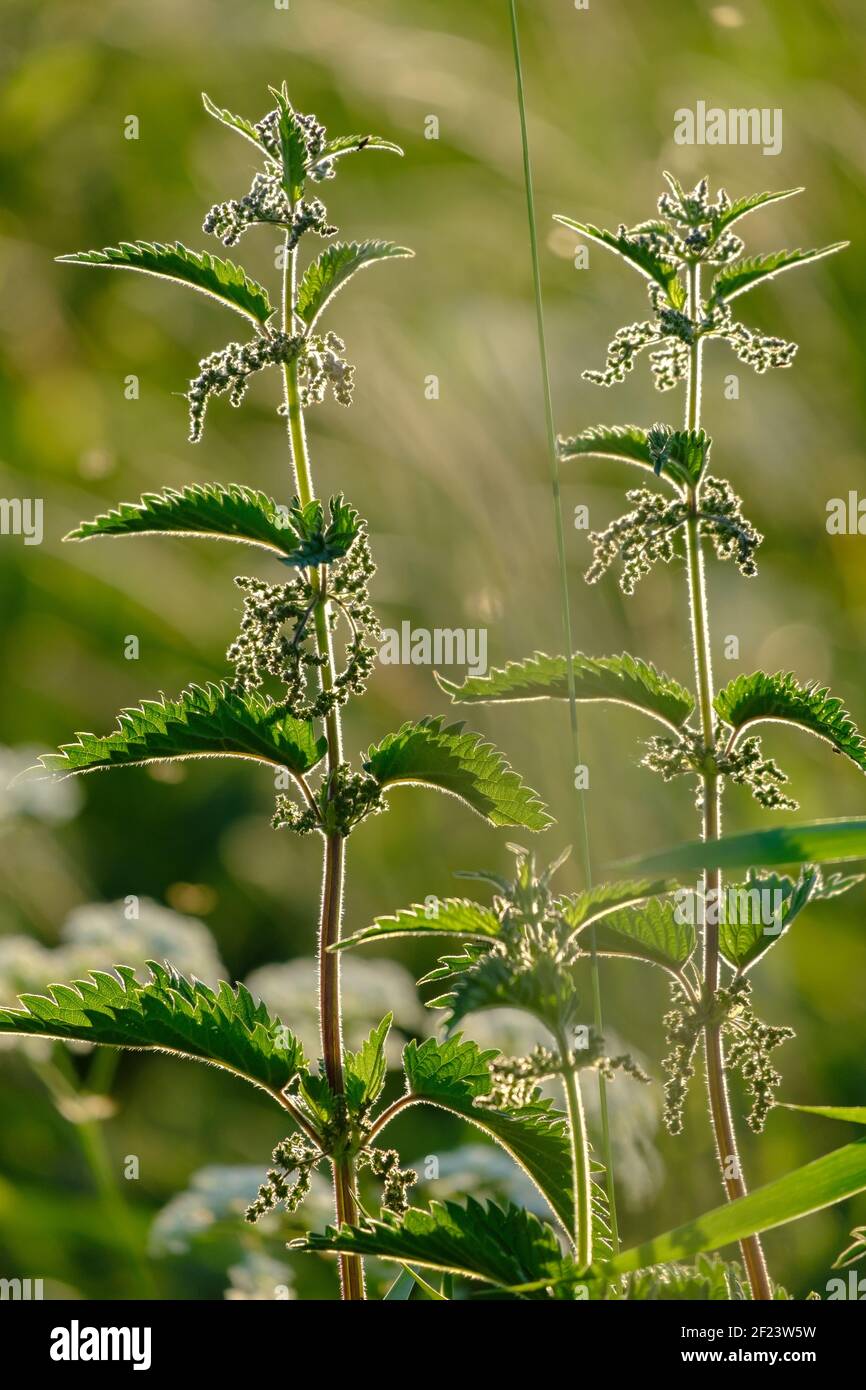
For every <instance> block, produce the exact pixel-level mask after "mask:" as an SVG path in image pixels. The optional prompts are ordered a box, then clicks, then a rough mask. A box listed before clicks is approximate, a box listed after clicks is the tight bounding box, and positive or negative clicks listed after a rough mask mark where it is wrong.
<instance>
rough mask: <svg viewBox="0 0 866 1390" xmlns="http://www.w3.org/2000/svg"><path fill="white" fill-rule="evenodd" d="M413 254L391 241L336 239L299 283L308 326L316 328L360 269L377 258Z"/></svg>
mask: <svg viewBox="0 0 866 1390" xmlns="http://www.w3.org/2000/svg"><path fill="white" fill-rule="evenodd" d="M414 254H415V252H414V251H410V250H409V249H408V247H406V246H395V245H394V243H393V242H391V241H349V242H342V241H341V242H335V243H334V244H333V245H332V246H328V247H327V248H326V250H324V251H323V252H322V253H321V255H319V256H317V257H316V259H315V260H314V261H313V262H311V264H310V265H308V266H307V269H306V271H305V273H304V278H303V279H302V281H301V283H300V285H299V286H298V300H297V311H298V314H299V316H300V317H301V319H303V321H304V323H305V324H306V325H307V328H313V327H314V325H315V323H316V321H317V320H318V318H319V316H320V314H321V313H322V311H323V309H325V307H326V306H327V305H328V304H329V303H330V301H331V300H332V299H333V298H334V295H335V294H336V293H337V291H338V290H341V289H342V288H343V286H344V285H345V284H347V283H348V281H349V280H351V278H352V276H353V275H354V274H355V273H356V272H357V271H359V270H363V268H364V267H365V266H368V265H375V264H376V262H377V261H386V260H393V259H394V258H396V257H401V256H402V257H405V256H414Z"/></svg>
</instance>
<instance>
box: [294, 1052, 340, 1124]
mask: <svg viewBox="0 0 866 1390" xmlns="http://www.w3.org/2000/svg"><path fill="white" fill-rule="evenodd" d="M319 1067H320V1068H321V1067H322V1063H321V1062H320V1063H319ZM298 1095H299V1096H300V1098H301V1100H302V1101H303V1103H304V1109H305V1110H306V1112H307V1113H308V1115H309V1116H310V1119H311V1120H312V1121H313V1124H314V1125H315V1126H316V1128H317V1129H319V1130H322V1129H325V1128H326V1127H327V1126H328V1125H329V1124H330V1122H331V1121H332V1120H333V1119H334V1118H335V1117H336V1114H337V1097H336V1095H335V1094H334V1092H333V1091H332V1090H331V1085H330V1082H329V1081H328V1078H327V1076H326V1075H325V1073H324V1070H319V1071H302V1072H301V1074H300V1076H299V1078H298Z"/></svg>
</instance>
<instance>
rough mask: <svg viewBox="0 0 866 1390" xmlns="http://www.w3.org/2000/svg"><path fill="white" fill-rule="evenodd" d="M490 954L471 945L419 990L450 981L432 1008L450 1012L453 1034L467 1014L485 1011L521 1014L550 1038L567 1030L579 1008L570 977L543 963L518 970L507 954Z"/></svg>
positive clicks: (552, 964)
mask: <svg viewBox="0 0 866 1390" xmlns="http://www.w3.org/2000/svg"><path fill="white" fill-rule="evenodd" d="M485 951H486V948H485V947H483V946H479V945H477V944H475V943H472V942H470V943H467V945H466V946H465V947H464V950H463V954H462V955H459V956H442V957H440V960H439V964H438V965H437V966H435V967H434V969H433V970H431V971H429V972H428V974H426V975H425V976H424V977H423V979H421V980H419V981H418V983H419V984H420V985H426V984H432V983H433V982H437V983H441V982H444V981H447V982H448V984H449V985H450V989H449V990H448V992H447V993H445V994H440V995H438V996H437V997H436V998H435V999H431V1000H429V1001H428V1008H431V1009H447V1011H448V1018H447V1029H448V1032H449V1033H450V1032H452V1031H453V1029H454V1028H456V1027H457V1025H458V1024H459V1023H461V1022H462V1021H463V1019H464V1018H466V1017H467V1015H468V1014H474V1013H481V1012H483V1011H485V1010H487V1009H522V1010H523V1011H524V1012H525V1013H530V1014H532V1015H533V1016H534V1017H535V1018H537V1019H538V1020H539V1022H540V1023H543V1024H544V1025H545V1027H546V1028H549V1029H550V1030H551V1031H552V1032H557V1031H558V1030H559V1028H560V1027H562V1026H567V1025H568V1023H569V1022H571V1021H572V1020H571V1019H570V1018H564V1017H563V1013H564V1012H565V1013H566V1014H571V1013H572V1012H573V1010H574V1008H576V1006H577V994H576V991H575V987H574V980H573V976H572V973H571V971H570V970H569V969H568V967H566V966H561V965H558V964H556V962H554V961H553V960H551V959H550V958H545V957H542V958H541V959H539V960H538V961H536V962H535V964H534V965H533V967H532V969H531V970H530V969H519V968H517V967H515V965H514V964H513V962H512V961H511V960H510V959H509V957H507V956H506V955H504V954H501V953H499V952H491V953H489V954H486V953H485Z"/></svg>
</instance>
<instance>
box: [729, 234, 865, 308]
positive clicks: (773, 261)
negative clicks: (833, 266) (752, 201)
mask: <svg viewBox="0 0 866 1390" xmlns="http://www.w3.org/2000/svg"><path fill="white" fill-rule="evenodd" d="M848 245H850V242H847V241H836V242H834V243H833V245H832V246H822V247H821V248H820V250H814V251H774V252H773V254H772V255H770V256H752V257H750V259H748V260H745V261H738V262H737V263H736V264H735V265H732V266H729V267H728V268H727V269H725V270H720V271H719V273H718V274H717V275H716V277H715V279H714V280H713V283H712V285H711V286H710V297H711V298H713V299H723V300H731V299H736V297H737V295H739V294H742V293H743V292H744V290H750V289H752V288H753V286H754V285H757V284H759V283H760V282H761V281H763V280H772V278H773V277H774V276H775V275H781V273H782V271H783V270H791V269H792V268H793V267H794V266H798V265H807V264H808V263H809V262H810V261H819V260H821V259H822V257H824V256H832V255H833V253H834V251H843V250H844V249H845V247H846V246H848Z"/></svg>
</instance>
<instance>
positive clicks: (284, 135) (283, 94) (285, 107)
mask: <svg viewBox="0 0 866 1390" xmlns="http://www.w3.org/2000/svg"><path fill="white" fill-rule="evenodd" d="M271 92H272V93H273V96H274V98H275V99H276V102H277V109H278V111H279V119H278V122H277V139H278V141H279V145H280V161H281V163H282V166H283V189H284V190H285V192H286V194H287V196H288V198H289V202H290V203H292V204H293V205H294V204H295V203H296V202H297V201H298V199H299V198H300V196H301V194H302V193H303V191H304V184H305V182H306V178H307V142H306V140H305V139H304V131H303V127H302V126H301V123H300V121H299V120H298V118H297V116H296V115H295V113H294V111H293V110H292V105H291V102H290V101H289V93H288V89H287V87H286V84H285V82H284V83H283V85H282V87H281V89H280V90H279V91H277V90H276V88H274V87H272V88H271Z"/></svg>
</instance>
